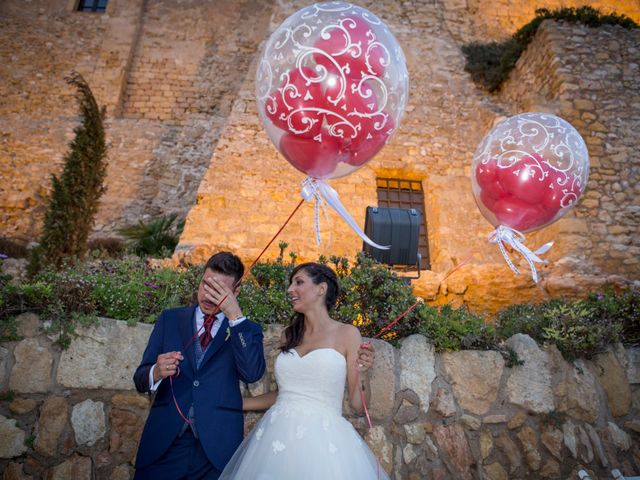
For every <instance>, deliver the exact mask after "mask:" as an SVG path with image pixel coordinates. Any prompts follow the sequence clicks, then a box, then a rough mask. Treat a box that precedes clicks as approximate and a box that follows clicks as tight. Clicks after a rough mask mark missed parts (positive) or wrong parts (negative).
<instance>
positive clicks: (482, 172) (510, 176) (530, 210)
mask: <svg viewBox="0 0 640 480" xmlns="http://www.w3.org/2000/svg"><path fill="white" fill-rule="evenodd" d="M588 177H589V153H588V152H587V147H586V145H585V143H584V140H583V139H582V137H581V136H580V134H579V133H578V132H577V131H576V129H575V128H573V127H572V126H571V125H570V124H569V123H567V122H566V121H565V120H563V119H562V118H559V117H556V116H555V115H551V114H547V113H523V114H520V115H515V116H513V117H510V118H508V119H507V120H505V121H503V122H501V123H500V124H498V125H497V126H496V127H494V128H493V129H492V130H491V131H490V132H489V133H488V134H487V136H486V137H484V139H483V140H482V142H481V143H480V145H479V146H478V149H477V150H476V153H475V156H474V157H473V165H472V174H471V180H472V185H473V194H474V197H475V199H476V203H477V204H478V207H479V208H480V211H481V212H482V214H483V215H484V216H485V218H486V219H487V220H489V222H491V224H492V225H493V226H494V227H498V226H499V225H506V226H507V227H510V228H512V229H514V230H518V231H520V232H528V231H531V230H535V229H537V228H540V227H543V226H545V225H548V224H549V223H551V222H554V221H555V220H557V219H558V218H560V217H562V216H563V215H564V214H565V213H566V212H567V211H568V210H569V209H571V208H572V207H573V206H574V205H575V204H576V202H577V201H578V199H579V198H580V196H581V195H582V193H583V192H584V189H585V188H586V186H587V180H588Z"/></svg>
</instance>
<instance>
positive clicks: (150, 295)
mask: <svg viewBox="0 0 640 480" xmlns="http://www.w3.org/2000/svg"><path fill="white" fill-rule="evenodd" d="M286 247H287V245H286V243H284V242H282V243H281V244H280V249H281V252H280V256H279V257H278V259H276V260H275V261H266V262H259V263H258V264H257V265H256V266H255V267H254V269H253V271H252V272H251V274H249V275H248V276H247V277H246V279H245V281H244V283H243V285H242V290H241V294H240V297H239V302H240V305H241V306H242V309H243V312H244V313H245V314H246V315H247V316H249V317H251V318H252V319H253V320H255V321H258V322H260V323H262V324H263V325H266V324H272V323H281V324H287V323H288V322H289V319H290V318H291V315H292V313H293V312H292V309H291V306H290V304H289V301H288V299H287V296H286V290H287V287H288V279H289V275H290V273H291V271H292V269H293V268H294V266H295V261H296V255H295V254H293V253H290V254H289V258H290V260H289V261H287V262H285V261H284V250H285V249H286ZM1 261H2V260H0V262H1ZM319 261H320V262H323V263H328V264H330V265H331V266H332V267H333V268H334V270H335V271H336V273H337V275H338V279H339V282H340V285H341V290H342V292H341V295H340V297H339V298H338V302H337V305H336V309H335V311H334V312H333V314H332V315H333V318H335V319H337V320H340V321H342V322H345V323H352V324H354V325H357V326H358V327H359V328H360V330H361V332H362V334H363V335H364V336H368V337H373V336H376V335H378V334H379V333H380V332H381V330H382V329H383V327H385V326H387V325H388V324H389V323H390V322H391V321H393V320H394V319H395V318H396V317H398V316H399V315H400V314H401V313H403V312H405V311H406V310H407V309H408V308H409V307H411V306H413V305H414V304H415V303H416V298H415V297H414V296H413V293H412V291H411V287H410V286H409V285H408V284H406V283H405V282H404V281H403V279H402V278H400V277H398V276H397V275H396V274H395V273H394V272H392V271H390V270H389V269H388V268H387V267H385V266H383V265H381V264H378V263H376V262H375V261H374V260H372V259H371V258H368V257H366V256H365V255H364V254H360V255H358V256H357V257H356V259H355V261H354V262H353V263H351V262H349V260H347V259H346V258H342V257H331V258H330V259H326V258H324V257H321V258H320V259H319ZM201 273H202V267H189V268H188V269H186V270H174V269H167V268H151V267H150V266H149V265H148V264H147V263H146V262H145V261H144V260H142V259H140V258H138V257H125V258H121V259H111V260H95V261H92V262H88V263H85V264H83V265H79V264H78V265H75V266H73V267H70V268H68V269H67V270H65V271H63V272H58V271H56V270H54V269H48V270H45V271H42V272H41V273H40V274H38V275H37V276H36V277H34V278H33V279H31V281H30V282H28V283H23V284H20V285H12V284H11V283H10V282H9V279H8V278H7V277H6V276H5V277H0V339H1V340H16V339H17V332H16V328H15V321H14V317H15V316H16V315H18V314H20V313H22V312H27V311H29V312H34V313H37V314H39V315H40V316H41V317H42V318H43V319H44V320H48V321H49V322H50V327H49V331H50V332H53V333H55V334H57V335H58V340H57V341H58V343H59V344H60V345H61V346H63V347H65V346H68V344H69V342H70V341H71V339H72V337H73V335H74V332H75V325H77V324H88V323H90V322H92V321H95V319H96V317H97V316H105V317H111V318H115V319H119V320H126V321H129V322H131V323H133V322H137V321H143V322H149V323H151V322H154V321H155V319H156V318H157V315H158V314H159V313H160V312H161V311H162V310H164V309H166V308H170V307H175V306H179V305H187V304H192V303H194V302H195V292H196V290H197V287H198V284H199V281H200V278H201ZM490 320H491V319H487V318H483V317H482V316H479V315H475V314H472V313H471V312H469V311H468V310H467V309H466V308H465V307H460V308H453V307H451V306H450V305H443V306H441V307H439V308H437V307H433V306H429V305H426V304H423V303H419V304H417V305H416V306H415V308H414V309H413V310H412V311H411V312H409V313H408V314H407V315H406V316H405V317H404V318H403V319H402V320H400V321H399V322H398V323H397V324H396V325H394V326H393V327H392V328H391V329H389V331H387V332H384V333H382V335H381V337H382V338H383V339H385V340H388V341H391V342H395V341H396V340H398V339H401V338H403V337H406V336H409V335H411V334H413V333H422V334H424V335H426V336H427V337H428V338H429V339H430V341H431V342H432V343H433V344H434V346H435V349H436V351H449V350H453V351H455V350H461V349H493V350H497V351H499V352H500V353H501V354H502V355H503V356H504V358H505V359H506V360H507V363H508V365H515V364H518V362H519V360H518V358H517V355H515V353H514V352H512V351H509V350H508V349H506V348H504V346H503V345H504V344H503V342H504V340H506V339H507V338H509V337H510V336H512V335H514V334H516V333H525V334H527V335H530V336H531V337H532V338H534V339H535V340H536V341H537V342H538V343H540V344H545V343H546V344H555V345H557V347H558V348H559V350H560V351H561V352H562V353H563V355H564V356H565V357H566V358H568V359H573V358H576V357H578V356H586V357H590V356H592V355H594V354H596V353H598V352H600V351H602V350H603V349H604V348H605V346H606V345H608V344H610V343H614V342H623V343H625V344H630V345H637V344H638V343H640V290H634V289H629V290H624V291H621V292H615V291H613V290H605V291H604V292H602V293H597V294H592V295H589V296H588V297H587V298H585V299H583V300H579V301H574V302H568V301H566V300H564V299H553V300H551V301H548V302H546V303H543V304H539V305H513V306H511V307H509V308H507V309H505V310H503V311H501V312H499V313H498V314H497V316H496V318H495V322H494V323H493V325H492V322H491V321H490Z"/></svg>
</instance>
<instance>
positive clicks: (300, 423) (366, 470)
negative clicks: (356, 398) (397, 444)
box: [220, 348, 389, 480]
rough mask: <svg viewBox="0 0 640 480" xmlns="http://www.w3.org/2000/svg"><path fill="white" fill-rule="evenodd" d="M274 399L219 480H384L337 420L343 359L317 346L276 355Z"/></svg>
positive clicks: (366, 452)
mask: <svg viewBox="0 0 640 480" xmlns="http://www.w3.org/2000/svg"><path fill="white" fill-rule="evenodd" d="M275 374H276V381H277V382H278V400H277V401H276V403H275V404H274V405H273V406H272V407H271V408H270V409H269V410H268V411H267V413H266V414H265V415H264V417H262V419H261V420H260V421H259V422H258V423H257V425H256V427H255V428H254V429H253V431H252V432H251V434H250V435H249V436H248V437H247V438H246V439H245V440H244V442H242V444H241V445H240V447H239V448H238V450H237V451H236V453H235V454H234V455H233V457H232V458H231V460H230V461H229V464H228V465H227V467H226V468H225V469H224V472H223V473H222V475H221V476H220V480H228V479H234V480H294V479H295V480H342V479H344V480H378V479H380V480H388V478H389V477H388V476H387V475H386V473H385V472H384V470H383V469H382V467H380V466H379V464H378V462H377V460H376V458H375V456H374V455H373V453H372V452H371V450H369V447H368V446H367V444H366V443H365V442H364V440H362V438H361V437H360V435H359V434H358V432H357V431H356V430H355V429H354V428H353V426H352V425H351V424H350V423H349V422H348V421H347V420H345V419H344V418H343V417H342V397H343V394H344V390H345V381H346V377H347V364H346V360H345V358H344V356H342V354H341V353H340V352H338V351H337V350H334V349H332V348H319V349H316V350H312V351H311V352H309V353H307V354H306V355H304V356H303V357H300V356H299V355H298V353H297V352H296V351H295V350H293V349H292V350H291V351H289V352H286V353H280V354H279V355H278V357H277V358H276V363H275Z"/></svg>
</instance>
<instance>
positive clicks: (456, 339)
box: [419, 305, 497, 352]
mask: <svg viewBox="0 0 640 480" xmlns="http://www.w3.org/2000/svg"><path fill="white" fill-rule="evenodd" d="M419 315H420V326H419V330H420V333H423V334H424V335H425V336H426V337H428V338H429V339H431V341H432V342H433V345H434V347H435V349H436V351H438V352H443V351H450V350H453V351H456V350H464V349H478V350H486V349H489V348H493V347H495V344H496V338H497V337H496V332H495V329H494V328H493V327H492V326H491V325H487V324H486V323H485V321H484V319H483V318H482V317H480V316H478V315H474V314H472V313H470V312H469V311H468V310H467V309H466V307H460V308H457V309H454V308H452V307H451V306H450V305H443V306H442V307H440V309H436V308H433V307H429V306H427V305H423V306H422V308H420V309H419Z"/></svg>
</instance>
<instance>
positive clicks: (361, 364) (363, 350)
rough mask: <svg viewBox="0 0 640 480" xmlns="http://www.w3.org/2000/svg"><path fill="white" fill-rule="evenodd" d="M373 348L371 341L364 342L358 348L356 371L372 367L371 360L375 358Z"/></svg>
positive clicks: (363, 370) (364, 370)
mask: <svg viewBox="0 0 640 480" xmlns="http://www.w3.org/2000/svg"><path fill="white" fill-rule="evenodd" d="M375 353H376V352H375V349H374V348H373V344H372V343H371V342H365V343H362V344H361V345H360V348H358V371H359V372H362V373H364V372H366V371H367V370H369V369H370V368H371V367H373V361H374V360H375Z"/></svg>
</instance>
